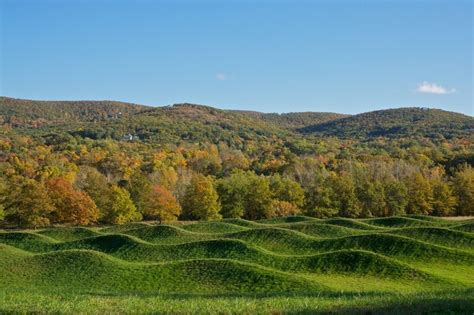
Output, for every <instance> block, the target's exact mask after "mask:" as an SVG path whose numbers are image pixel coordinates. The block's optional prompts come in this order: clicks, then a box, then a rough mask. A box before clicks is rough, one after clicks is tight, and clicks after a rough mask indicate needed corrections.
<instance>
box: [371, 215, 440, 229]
mask: <svg viewBox="0 0 474 315" xmlns="http://www.w3.org/2000/svg"><path fill="white" fill-rule="evenodd" d="M364 222H365V223H369V224H372V225H376V226H382V227H390V228H397V227H420V226H439V225H442V223H441V222H439V221H432V220H420V219H416V218H413V217H387V218H375V219H368V220H364Z"/></svg>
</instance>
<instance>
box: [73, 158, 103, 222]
mask: <svg viewBox="0 0 474 315" xmlns="http://www.w3.org/2000/svg"><path fill="white" fill-rule="evenodd" d="M75 186H76V187H77V188H79V189H80V190H82V191H84V192H86V193H87V194H88V195H89V197H91V199H92V200H93V201H94V203H95V205H96V207H97V209H98V210H99V219H102V218H103V217H104V216H106V214H107V213H108V211H109V210H108V207H109V205H110V198H111V190H110V187H109V183H108V182H107V179H106V178H105V176H104V175H103V174H102V173H100V172H99V171H98V170H97V169H95V168H93V167H89V166H83V167H80V168H79V172H78V174H77V176H76V181H75Z"/></svg>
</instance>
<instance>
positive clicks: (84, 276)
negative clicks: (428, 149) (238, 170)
mask: <svg viewBox="0 0 474 315" xmlns="http://www.w3.org/2000/svg"><path fill="white" fill-rule="evenodd" d="M470 224H472V220H464V221H447V220H443V219H436V218H425V217H422V216H417V217H391V218H378V219H365V220H354V219H343V218H335V219H327V220H321V219H314V218H308V217H303V216H297V217H286V218H278V219H272V220H261V221H256V222H253V221H246V220H242V219H227V220H223V221H216V222H202V223H200V222H198V223H192V224H186V225H183V224H180V225H173V224H168V225H156V224H152V223H143V222H142V223H134V224H128V225H124V226H110V227H102V228H99V227H95V228H86V227H58V228H50V229H43V230H37V231H28V230H26V231H0V313H8V312H12V313H14V312H40V313H41V312H59V313H101V312H106V313H129V312H134V313H137V312H143V313H147V312H158V313H247V314H250V313H252V314H253V313H257V314H258V313H308V314H312V313H327V312H336V313H365V312H367V311H369V312H374V313H410V312H411V313H420V312H424V313H440V314H444V313H449V312H451V313H466V314H472V312H474V234H473V233H471V232H469V231H466V228H464V227H465V226H469V225H470ZM467 230H468V229H467Z"/></svg>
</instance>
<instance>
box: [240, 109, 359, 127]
mask: <svg viewBox="0 0 474 315" xmlns="http://www.w3.org/2000/svg"><path fill="white" fill-rule="evenodd" d="M237 112H240V113H243V114H245V115H249V116H253V117H256V118H258V119H261V120H264V121H266V122H268V123H272V124H276V125H279V126H281V127H284V128H288V129H297V128H303V127H307V126H312V125H316V124H321V123H325V122H328V121H333V120H336V119H340V118H345V117H349V116H350V115H346V114H337V113H325V112H296V113H282V114H278V113H261V112H254V111H237Z"/></svg>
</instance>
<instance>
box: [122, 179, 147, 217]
mask: <svg viewBox="0 0 474 315" xmlns="http://www.w3.org/2000/svg"><path fill="white" fill-rule="evenodd" d="M126 186H127V190H128V191H129V192H130V197H131V198H132V200H133V203H134V205H135V206H136V207H137V210H138V211H139V212H140V213H142V214H144V213H145V211H146V208H147V207H148V206H149V205H148V203H149V200H148V199H149V196H150V195H151V194H152V192H153V185H152V183H151V181H150V179H149V178H147V176H145V174H143V173H142V172H141V171H140V170H136V171H135V172H134V173H133V174H132V175H131V176H130V180H129V181H128V182H127V185H126Z"/></svg>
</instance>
